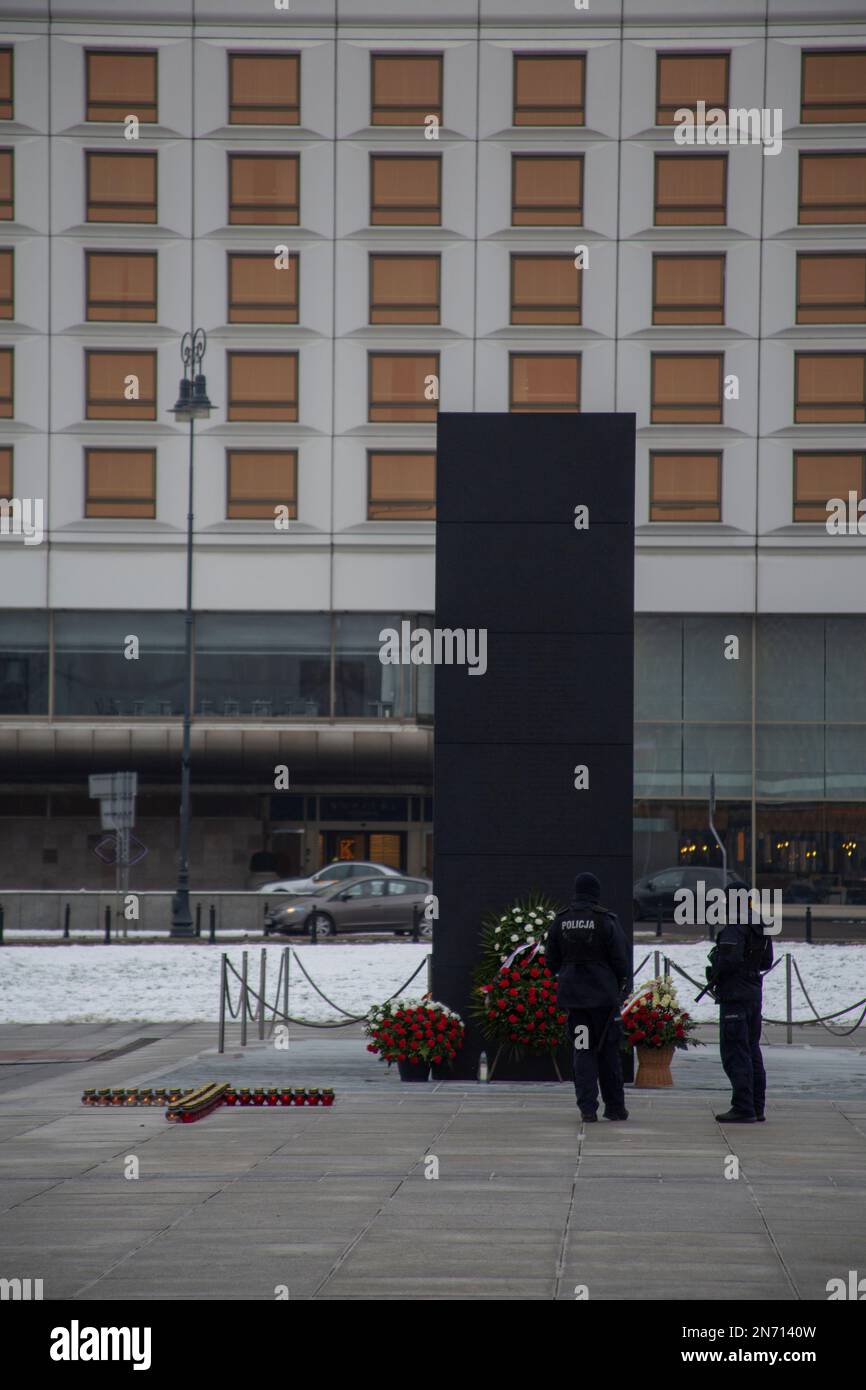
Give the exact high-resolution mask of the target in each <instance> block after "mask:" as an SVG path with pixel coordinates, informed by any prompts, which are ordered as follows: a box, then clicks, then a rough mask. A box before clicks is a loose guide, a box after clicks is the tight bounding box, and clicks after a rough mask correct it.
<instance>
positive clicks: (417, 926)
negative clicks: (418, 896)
mask: <svg viewBox="0 0 866 1390" xmlns="http://www.w3.org/2000/svg"><path fill="white" fill-rule="evenodd" d="M420 935H421V904H420V903H416V904H415V906H414V907H413V908H412V940H413V941H418V940H419V938H420Z"/></svg>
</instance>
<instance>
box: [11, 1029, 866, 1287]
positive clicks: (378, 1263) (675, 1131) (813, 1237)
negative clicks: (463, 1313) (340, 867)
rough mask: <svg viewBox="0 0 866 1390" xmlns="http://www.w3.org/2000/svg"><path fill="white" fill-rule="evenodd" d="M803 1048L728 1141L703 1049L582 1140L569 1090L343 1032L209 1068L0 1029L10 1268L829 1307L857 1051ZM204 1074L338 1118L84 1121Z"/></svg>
mask: <svg viewBox="0 0 866 1390" xmlns="http://www.w3.org/2000/svg"><path fill="white" fill-rule="evenodd" d="M704 1032H705V1036H706V1037H707V1038H708V1039H709V1040H710V1043H711V1044H712V1041H713V1031H712V1030H710V1029H706V1030H704ZM802 1036H803V1034H802V1033H800V1035H799V1037H798V1042H797V1044H796V1045H795V1046H793V1047H786V1046H784V1039H783V1036H782V1037H779V1039H778V1040H777V1041H776V1040H773V1041H771V1042H770V1043H769V1045H768V1047H767V1051H766V1056H767V1068H768V1073H769V1077H770V1096H771V1104H770V1106H769V1109H768V1122H767V1123H766V1124H764V1125H753V1126H740V1127H734V1128H733V1129H730V1130H724V1129H722V1128H721V1127H720V1126H719V1125H718V1124H717V1123H716V1121H715V1120H714V1118H713V1114H714V1111H715V1110H716V1109H718V1108H719V1102H725V1101H726V1098H727V1095H728V1092H727V1090H726V1088H725V1086H724V1078H723V1077H722V1074H721V1071H720V1068H719V1064H718V1058H717V1053H716V1051H715V1048H714V1047H713V1046H712V1045H710V1046H708V1047H706V1048H700V1049H697V1050H695V1051H694V1052H692V1053H688V1054H685V1055H684V1054H678V1055H677V1057H676V1058H675V1062H674V1072H675V1077H676V1087H675V1089H674V1090H673V1091H668V1092H659V1091H655V1092H653V1091H637V1092H636V1091H634V1090H633V1089H630V1090H629V1091H628V1101H627V1103H628V1105H629V1108H630V1110H631V1115H632V1118H631V1120H630V1121H629V1123H628V1124H620V1125H615V1124H609V1123H606V1122H604V1121H601V1122H599V1123H598V1124H596V1125H592V1126H588V1127H583V1128H582V1127H581V1125H580V1123H579V1120H578V1117H577V1115H576V1110H575V1106H574V1098H573V1092H572V1091H571V1088H570V1087H569V1086H567V1085H557V1084H554V1083H551V1084H533V1085H513V1084H506V1083H492V1084H490V1085H486V1086H483V1085H477V1084H466V1083H442V1084H432V1083H431V1084H428V1085H426V1086H423V1085H422V1086H407V1085H404V1084H401V1083H400V1081H399V1080H398V1078H397V1076H396V1072H395V1071H392V1072H390V1073H389V1072H388V1071H387V1070H386V1068H385V1067H384V1066H383V1065H382V1064H381V1063H380V1062H379V1061H378V1060H377V1059H376V1058H374V1057H372V1056H371V1055H370V1054H369V1053H367V1052H366V1051H365V1049H364V1044H363V1040H362V1038H361V1036H360V1032H359V1030H357V1029H355V1028H352V1029H348V1030H341V1031H340V1032H339V1033H336V1034H335V1033H322V1032H315V1031H314V1030H303V1029H297V1030H294V1031H293V1035H292V1039H291V1045H290V1048H289V1051H288V1053H286V1052H278V1051H276V1050H275V1049H274V1048H273V1046H271V1045H269V1044H267V1043H265V1044H261V1043H258V1042H256V1043H254V1044H253V1045H252V1046H250V1047H248V1048H247V1049H246V1050H245V1051H243V1052H241V1050H240V1049H239V1048H237V1047H236V1046H235V1045H234V1044H231V1045H230V1046H229V1048H228V1050H227V1052H226V1054H225V1055H224V1056H223V1057H220V1056H218V1055H217V1054H216V1052H215V1050H214V1046H215V1030H214V1028H213V1026H211V1025H204V1024H187V1025H184V1024H149V1025H148V1024H92V1025H87V1024H81V1025H65V1026H60V1025H32V1026H27V1027H25V1026H18V1025H8V1026H5V1027H3V1028H2V1029H0V1062H2V1066H0V1249H2V1252H3V1253H2V1264H3V1268H2V1270H0V1275H3V1276H4V1277H7V1278H11V1277H16V1276H17V1277H20V1278H26V1277H30V1278H42V1279H43V1281H44V1295H45V1298H46V1299H58V1298H59V1299H66V1298H74V1299H77V1300H81V1301H86V1300H103V1299H115V1300H125V1299H150V1298H153V1297H163V1298H171V1299H217V1298H221V1299H266V1300H268V1299H273V1298H274V1297H275V1290H278V1289H280V1288H284V1289H287V1290H288V1295H289V1297H290V1298H291V1299H329V1300H340V1299H379V1300H381V1299H470V1298H471V1299H541V1300H548V1299H574V1298H575V1297H576V1296H588V1297H589V1298H590V1299H621V1300H625V1299H639V1300H653V1299H666V1300H670V1299H687V1300H704V1299H706V1300H754V1301H761V1300H765V1299H782V1300H790V1301H795V1300H798V1299H802V1300H812V1299H818V1300H823V1299H826V1296H827V1294H826V1284H827V1280H828V1279H830V1278H833V1277H840V1276H841V1277H843V1278H846V1277H847V1275H848V1271H849V1270H858V1269H859V1270H861V1271H862V1270H866V1237H864V1234H863V1233H864V1229H866V1051H864V1049H863V1047H862V1044H861V1043H858V1042H856V1041H854V1042H852V1041H849V1042H848V1043H847V1044H844V1043H842V1042H838V1043H837V1042H835V1041H834V1040H833V1039H828V1038H827V1035H826V1034H821V1035H816V1034H815V1032H814V1031H813V1030H810V1032H809V1045H803V1043H802V1040H801V1039H802ZM859 1036H860V1038H861V1039H862V1037H863V1036H864V1035H863V1033H862V1030H861V1032H860V1034H859ZM819 1043H820V1044H821V1045H818V1044H819ZM89 1059H93V1060H89ZM212 1078H218V1079H225V1080H230V1081H232V1082H233V1083H235V1084H236V1085H251V1086H255V1085H264V1086H267V1085H275V1084H281V1083H285V1084H293V1085H303V1084H308V1085H318V1086H324V1085H333V1086H334V1087H335V1088H336V1090H337V1101H336V1104H335V1106H334V1107H333V1109H330V1110H322V1109H310V1108H306V1107H305V1108H302V1109H301V1108H297V1109H296V1108H292V1109H289V1110H286V1109H273V1110H247V1109H244V1110H238V1109H227V1108H222V1109H220V1110H218V1111H217V1112H215V1113H214V1114H212V1115H211V1116H209V1117H208V1118H206V1119H204V1120H201V1121H200V1122H198V1123H196V1124H193V1125H182V1126H181V1125H169V1124H167V1123H166V1121H165V1118H164V1114H163V1112H162V1111H155V1110H149V1109H129V1110H124V1111H113V1110H111V1111H106V1110H101V1109H95V1110H90V1109H84V1108H83V1107H82V1106H81V1104H80V1096H81V1091H82V1089H83V1088H84V1087H85V1086H96V1087H100V1086H134V1085H145V1084H152V1085H156V1084H166V1083H170V1082H172V1081H176V1082H184V1083H186V1084H191V1083H193V1082H196V1081H204V1080H208V1079H212ZM732 1156H734V1157H736V1158H737V1159H738V1161H739V1176H738V1177H736V1178H732V1177H726V1176H725V1172H726V1169H727V1170H728V1171H730V1170H731V1168H732V1164H731V1157H732ZM130 1157H135V1158H137V1159H138V1166H139V1176H138V1178H137V1179H130V1178H126V1177H125V1176H124V1171H125V1169H129V1167H130V1165H129V1162H128V1160H129V1158H130ZM433 1157H435V1158H436V1159H438V1177H435V1178H434V1177H426V1176H425V1172H426V1171H432V1170H433V1169H434V1168H435V1165H434V1164H432V1163H431V1161H430V1160H431V1158H433Z"/></svg>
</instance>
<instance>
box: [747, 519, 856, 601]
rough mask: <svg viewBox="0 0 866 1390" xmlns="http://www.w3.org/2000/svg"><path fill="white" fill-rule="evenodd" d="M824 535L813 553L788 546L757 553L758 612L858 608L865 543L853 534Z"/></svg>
mask: <svg viewBox="0 0 866 1390" xmlns="http://www.w3.org/2000/svg"><path fill="white" fill-rule="evenodd" d="M826 540H827V542H828V544H827V545H826V546H825V547H823V548H822V551H821V553H819V554H815V553H814V552H812V553H803V552H801V551H797V550H792V551H790V552H787V553H786V552H784V551H783V552H780V553H776V554H768V553H767V552H766V551H765V552H764V553H763V554H762V555H761V564H760V570H759V588H758V593H759V598H758V603H759V611H760V612H762V613H862V612H863V593H864V589H866V547H864V546H863V543H862V541H861V540H860V539H859V538H858V537H847V536H838V537H836V538H835V541H833V540H831V538H830V537H826Z"/></svg>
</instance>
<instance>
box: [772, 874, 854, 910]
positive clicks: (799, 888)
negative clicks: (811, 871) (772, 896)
mask: <svg viewBox="0 0 866 1390" xmlns="http://www.w3.org/2000/svg"><path fill="white" fill-rule="evenodd" d="M829 896H830V895H829V893H828V891H827V890H826V889H825V888H821V887H819V886H818V884H817V883H813V882H812V880H811V879H809V878H792V879H791V881H790V883H786V884H785V886H784V888H783V889H782V902H783V903H807V904H811V903H825V902H826V901H827V899H828V897H829ZM848 901H849V902H851V898H850V897H849V899H848Z"/></svg>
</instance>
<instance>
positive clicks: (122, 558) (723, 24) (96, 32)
mask: <svg viewBox="0 0 866 1390" xmlns="http://www.w3.org/2000/svg"><path fill="white" fill-rule="evenodd" d="M134 8H135V12H133V9H134ZM145 11H146V12H145ZM0 19H2V24H0V498H4V499H8V505H7V506H6V507H5V508H3V509H0V760H2V776H3V788H2V791H0V886H4V885H5V886H7V887H9V886H15V887H55V886H56V887H60V886H63V887H70V886H75V887H77V886H87V887H98V886H101V885H102V884H103V883H104V882H108V881H110V878H111V872H112V871H111V870H110V868H106V867H103V866H102V865H101V864H100V861H99V860H98V859H97V858H96V857H95V855H94V854H93V850H94V847H95V845H96V844H97V842H98V840H99V838H100V835H99V827H98V821H97V820H96V819H95V817H94V810H95V807H94V804H93V803H92V802H90V801H89V800H88V797H87V782H86V779H87V775H88V773H90V772H96V771H111V770H115V769H116V770H125V769H127V768H129V769H135V770H137V771H138V773H139V783H140V795H139V809H138V815H139V819H138V829H137V834H138V836H139V838H140V840H141V841H142V843H143V844H144V845H145V846H146V848H147V850H148V855H147V857H146V858H145V859H144V860H142V862H141V864H140V865H139V866H138V867H137V868H136V869H135V870H134V872H133V881H134V883H136V884H137V886H139V887H142V888H144V887H169V886H171V884H172V882H173V876H174V867H175V855H176V840H177V824H176V821H177V800H178V792H177V787H178V779H179V772H178V769H179V752H180V713H181V706H182V698H183V670H184V664H183V663H184V651H183V646H184V622H183V613H182V609H183V603H184V577H185V540H186V536H185V527H186V476H187V474H186V469H187V453H188V447H189V445H188V434H187V431H186V430H185V428H184V427H183V426H179V425H176V424H175V423H174V419H173V417H172V415H171V414H170V410H171V407H172V405H173V403H174V401H175V399H176V396H177V391H178V378H179V376H180V374H181V360H180V356H179V345H180V341H181V338H182V335H183V334H184V333H185V332H186V331H187V330H189V329H190V328H192V327H197V326H201V327H202V328H204V330H205V332H206V334H207V351H206V355H205V358H204V364H203V367H204V371H205V372H206V374H207V384H208V391H209V394H210V397H211V400H212V401H213V402H214V404H215V406H216V409H215V410H214V412H213V414H212V416H211V418H210V419H209V420H208V421H202V422H200V423H199V425H198V426H197V427H196V432H195V479H196V494H195V561H194V578H193V595H194V607H195V614H196V616H195V626H194V646H195V668H194V681H195V684H194V706H193V714H194V723H193V776H194V788H195V796H194V804H193V809H194V831H193V844H192V864H191V868H192V883H193V887H209V888H228V887H242V886H244V884H245V883H247V882H249V881H251V879H250V875H251V874H253V873H255V872H256V871H257V870H259V869H261V868H263V867H264V866H268V865H272V866H273V867H274V868H275V869H276V870H277V871H279V872H293V871H295V870H299V869H303V870H305V869H312V868H315V867H317V866H318V864H319V863H322V862H326V861H327V860H328V859H330V858H331V857H364V858H366V857H372V858H376V859H384V860H386V861H387V862H391V863H394V864H398V865H401V866H402V867H404V868H405V869H407V870H408V871H410V872H416V873H417V872H419V871H420V870H424V869H426V870H428V871H429V870H430V868H431V867H432V842H431V804H430V794H431V782H432V777H431V749H432V739H431V724H432V719H433V717H434V711H433V700H432V679H431V673H430V671H429V669H426V668H423V667H420V668H416V667H392V666H384V665H382V663H381V662H380V660H379V655H378V653H379V647H380V640H379V633H380V631H381V630H382V629H383V628H385V627H398V628H399V625H400V623H401V622H402V621H404V620H409V621H410V622H411V623H412V624H413V626H418V625H422V624H424V623H428V622H429V621H430V615H431V613H432V607H433V583H434V565H435V555H434V520H435V436H436V415H437V411H438V410H440V409H441V410H449V411H472V410H483V411H508V410H523V411H525V410H582V411H610V410H620V411H631V412H634V414H635V415H636V419H637V440H638V446H637V447H638V453H637V502H636V508H637V510H636V518H635V520H636V526H637V555H636V574H637V580H636V594H635V600H636V610H637V614H638V619H637V631H638V637H637V645H636V654H635V655H636V688H637V700H636V710H635V739H636V753H637V757H636V767H637V773H636V785H635V836H636V840H635V849H636V865H637V871H638V872H644V871H650V870H653V871H654V870H657V869H663V868H671V869H673V868H674V867H675V866H676V865H678V864H683V863H692V862H716V858H717V853H716V851H715V849H714V842H713V841H712V839H711V838H710V836H709V833H708V827H707V808H706V801H707V792H708V784H709V778H710V774H711V773H714V774H715V777H716V785H717V793H718V807H717V814H716V820H717V825H718V827H719V829H720V831H721V833H722V834H723V835H724V838H725V841H726V845H727V849H728V855H729V862H730V863H731V865H732V866H736V867H738V868H739V869H740V870H741V871H742V872H744V873H746V874H747V876H749V875H752V874H754V875H755V876H756V879H757V881H758V882H759V883H760V884H763V885H769V884H777V883H783V882H787V881H788V880H789V879H790V878H791V877H809V878H811V879H813V880H814V879H820V880H821V881H822V883H823V884H824V885H825V886H827V885H830V884H831V883H832V886H833V887H834V888H839V887H840V886H844V885H845V884H847V885H848V887H849V888H850V890H851V892H852V893H853V892H855V891H856V881H857V880H858V879H859V877H860V875H861V874H863V878H864V879H866V873H864V871H863V869H862V867H861V865H862V863H863V858H864V850H866V823H864V817H866V809H864V804H863V803H864V792H866V679H864V678H866V585H864V582H863V581H864V578H866V552H864V547H866V538H864V536H863V535H861V534H860V533H859V531H858V528H857V516H858V512H857V505H858V503H859V501H860V500H861V499H862V498H863V497H864V495H866V477H864V472H866V433H864V425H866V342H864V325H866V22H864V19H863V16H862V7H861V6H860V5H858V4H857V3H856V0H826V3H823V4H822V5H821V6H818V5H817V4H816V3H814V0H812V3H806V0H763V2H762V3H760V4H759V3H757V0H736V4H734V5H726V6H724V7H718V6H713V5H710V4H709V3H706V0H691V3H688V4H687V3H685V0H660V2H659V3H653V2H652V0H633V2H631V3H613V0H589V5H588V7H587V8H585V9H578V8H577V7H576V6H575V5H574V4H573V3H571V0H535V3H534V4H533V5H532V6H531V14H530V13H529V10H528V7H527V6H526V5H525V4H524V3H518V0H440V3H437V4H436V5H435V6H431V5H429V4H427V3H422V0H379V3H375V4H374V3H372V0H339V3H335V0H291V3H290V5H289V6H288V8H283V6H282V5H281V4H280V3H279V0H274V2H273V3H272V0H256V3H252V0H246V2H245V3H242V0H195V2H194V3H193V0H150V3H149V4H148V5H147V6H146V7H132V6H130V5H127V4H120V5H119V4H117V3H116V0H50V4H49V3H48V0H27V2H26V3H24V0H0ZM700 103H704V105H703V106H701V105H700ZM684 112H686V113H694V117H695V119H694V121H693V122H692V123H691V125H690V124H689V123H688V122H687V121H686V119H685V117H684V115H683V113H684ZM718 112H723V113H724V117H723V118H721V119H720V118H719V116H718V115H717V114H716V113H718ZM527 467H531V460H527ZM832 499H842V500H844V502H845V503H846V506H847V505H848V504H849V502H850V504H851V507H852V508H853V510H852V511H851V512H850V517H853V524H846V525H845V526H844V527H843V528H841V529H840V528H836V529H834V528H833V527H832V526H828V515H829V513H828V506H827V504H828V502H830V501H831V500H832ZM864 531H866V521H864ZM543 562H544V560H543V557H539V563H543ZM554 678H555V677H554ZM527 717H532V715H531V711H530V712H528V715H527ZM280 768H285V769H287V772H288V781H289V785H288V787H285V786H282V785H280V784H279V783H278V782H277V776H278V774H277V773H276V772H275V770H276V769H280ZM284 780H285V779H284ZM517 801H519V794H516V802H517ZM510 813H511V812H509V810H508V809H507V808H506V809H504V812H503V814H510Z"/></svg>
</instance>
